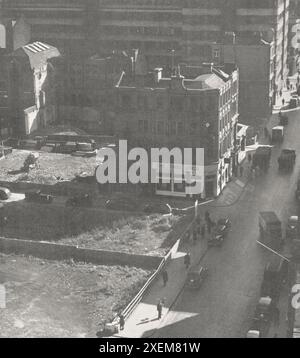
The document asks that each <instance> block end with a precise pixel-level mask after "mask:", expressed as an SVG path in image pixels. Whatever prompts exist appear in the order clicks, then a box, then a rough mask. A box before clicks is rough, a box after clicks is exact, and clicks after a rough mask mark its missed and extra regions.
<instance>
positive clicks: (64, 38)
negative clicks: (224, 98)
mask: <svg viewBox="0 0 300 358" xmlns="http://www.w3.org/2000/svg"><path fill="white" fill-rule="evenodd" d="M289 1H290V0H185V1H182V0H126V1H125V0H62V1H53V0H3V3H2V9H3V13H4V14H5V16H8V17H14V16H18V15H20V14H24V15H25V17H26V19H27V21H28V22H29V23H30V24H31V25H32V40H41V41H46V42H47V43H50V44H53V45H54V46H57V47H58V48H60V49H61V50H62V51H64V52H66V53H68V52H74V51H75V52H76V50H77V51H79V52H82V49H83V48H84V47H86V48H87V51H90V52H93V51H94V52H96V53H99V51H103V52H105V53H110V52H111V51H112V50H114V49H120V50H126V49H131V48H138V49H140V50H141V52H142V53H144V54H145V56H146V58H147V61H148V65H149V68H152V69H153V68H154V67H155V66H156V67H157V66H159V65H164V66H165V65H167V64H169V65H170V66H172V63H178V62H180V61H184V62H189V63H193V64H199V63H201V62H203V61H212V62H213V61H214V54H212V53H211V51H210V49H211V47H210V46H209V44H211V43H218V42H220V41H221V39H222V38H223V36H224V33H225V32H235V33H236V34H237V35H241V34H250V33H253V32H257V31H259V32H262V34H263V37H264V38H266V36H267V35H269V33H270V31H272V32H273V33H274V42H275V56H276V59H275V82H276V86H277V87H278V90H280V89H281V87H282V84H283V80H284V78H285V77H286V75H287V73H288V66H287V48H288V22H289Z"/></svg>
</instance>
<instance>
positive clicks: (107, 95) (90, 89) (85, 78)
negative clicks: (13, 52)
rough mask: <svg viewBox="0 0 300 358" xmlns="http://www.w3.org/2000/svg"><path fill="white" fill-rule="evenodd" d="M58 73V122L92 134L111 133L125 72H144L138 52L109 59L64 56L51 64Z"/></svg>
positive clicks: (116, 54) (113, 55)
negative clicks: (115, 98) (117, 87)
mask: <svg viewBox="0 0 300 358" xmlns="http://www.w3.org/2000/svg"><path fill="white" fill-rule="evenodd" d="M50 62H51V64H53V66H54V68H55V73H56V81H55V82H56V90H57V118H58V120H59V121H60V122H63V121H68V122H70V123H73V124H74V125H76V126H77V127H78V128H82V129H84V130H86V131H88V132H90V131H92V132H93V133H94V134H95V133H103V132H106V133H110V132H111V130H112V129H111V128H110V123H111V121H112V120H113V119H114V116H115V113H114V101H113V95H114V86H115V85H116V84H117V82H118V81H119V79H120V76H121V73H122V72H123V71H124V72H126V73H129V74H131V73H132V72H133V70H134V71H135V73H140V72H141V71H143V62H142V59H141V58H140V56H139V54H138V50H131V51H127V52H125V51H122V52H116V51H114V52H113V53H111V54H110V55H109V56H106V57H100V56H98V55H94V56H91V57H88V58H85V57H83V56H73V57H71V58H70V57H68V56H61V57H56V58H53V59H51V60H50Z"/></svg>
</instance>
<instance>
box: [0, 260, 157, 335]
mask: <svg viewBox="0 0 300 358" xmlns="http://www.w3.org/2000/svg"><path fill="white" fill-rule="evenodd" d="M150 274H151V272H149V271H145V270H141V269H137V268H132V267H131V268H127V267H120V266H109V267H108V266H94V265H88V264H83V263H82V264H80V263H76V264H75V263H73V262H55V261H47V260H40V259H37V258H32V257H23V256H16V255H8V256H7V255H3V254H0V284H2V285H4V286H5V289H6V308H2V309H0V337H95V336H96V333H97V332H98V331H99V330H100V329H101V328H102V326H103V323H104V322H106V321H110V320H111V319H112V318H113V317H114V316H115V314H116V313H117V312H119V311H120V310H121V309H123V308H125V307H126V305H127V304H128V303H129V302H130V300H131V299H132V298H133V297H134V295H135V294H136V293H137V292H138V291H139V289H140V288H141V287H142V285H143V284H144V283H145V282H146V280H147V278H148V277H149V275H150Z"/></svg>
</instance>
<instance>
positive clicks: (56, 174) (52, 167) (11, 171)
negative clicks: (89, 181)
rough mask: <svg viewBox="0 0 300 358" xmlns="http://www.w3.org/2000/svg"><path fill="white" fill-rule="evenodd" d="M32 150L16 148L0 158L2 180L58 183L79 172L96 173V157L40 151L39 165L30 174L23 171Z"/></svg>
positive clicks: (72, 177)
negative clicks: (25, 161)
mask: <svg viewBox="0 0 300 358" xmlns="http://www.w3.org/2000/svg"><path fill="white" fill-rule="evenodd" d="M30 152H31V151H28V150H19V149H14V150H13V152H12V153H11V154H9V155H8V156H7V157H6V158H2V159H1V160H0V180H3V181H9V182H18V181H26V182H31V183H36V184H56V183H58V182H60V181H62V180H72V179H74V177H75V176H76V175H77V174H80V173H81V172H86V173H87V174H88V175H94V173H95V168H96V166H97V162H96V158H95V157H93V158H82V157H73V156H72V155H69V154H57V153H47V152H39V159H38V162H37V164H38V166H37V168H35V169H33V170H31V171H30V172H29V173H28V174H27V173H25V172H22V171H21V168H22V166H23V164H24V160H25V159H26V157H27V156H28V154H29V153H30Z"/></svg>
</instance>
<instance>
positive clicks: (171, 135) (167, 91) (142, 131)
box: [114, 64, 238, 198]
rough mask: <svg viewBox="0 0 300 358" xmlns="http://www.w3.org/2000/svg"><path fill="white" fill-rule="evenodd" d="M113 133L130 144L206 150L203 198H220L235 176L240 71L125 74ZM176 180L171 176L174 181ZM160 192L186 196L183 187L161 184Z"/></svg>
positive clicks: (209, 67)
mask: <svg viewBox="0 0 300 358" xmlns="http://www.w3.org/2000/svg"><path fill="white" fill-rule="evenodd" d="M116 101H117V103H116V119H115V123H114V133H115V134H116V135H117V136H118V137H119V138H121V139H127V140H128V142H129V144H130V146H139V147H142V148H145V149H147V148H148V149H149V148H153V147H154V148H156V147H158V148H161V147H167V148H169V149H172V148H175V147H179V148H181V149H182V148H204V160H205V170H204V172H205V173H204V175H205V178H201V180H203V182H204V192H203V194H202V198H205V197H206V198H207V197H213V196H216V195H218V194H219V193H220V192H221V191H222V190H223V189H224V187H225V186H226V184H227V183H228V181H229V180H230V178H231V176H232V173H233V172H235V168H236V164H237V154H238V153H237V147H236V132H237V122H238V70H237V69H236V68H235V67H234V66H232V65H229V66H226V67H225V68H223V70H219V69H217V68H214V67H213V65H212V64H205V65H203V66H201V67H200V66H181V67H180V68H179V70H177V71H176V74H173V75H171V76H170V75H163V73H162V69H161V68H156V69H155V70H154V71H153V72H152V73H147V74H145V75H137V74H136V75H135V74H133V75H127V74H125V73H123V75H122V77H121V79H120V81H119V84H118V85H117V86H116ZM172 178H173V179H174V176H172V174H171V179H172ZM156 193H157V194H161V195H176V196H185V193H186V192H185V186H184V183H183V184H177V183H176V182H172V180H171V182H170V184H164V183H160V184H157V187H156Z"/></svg>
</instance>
